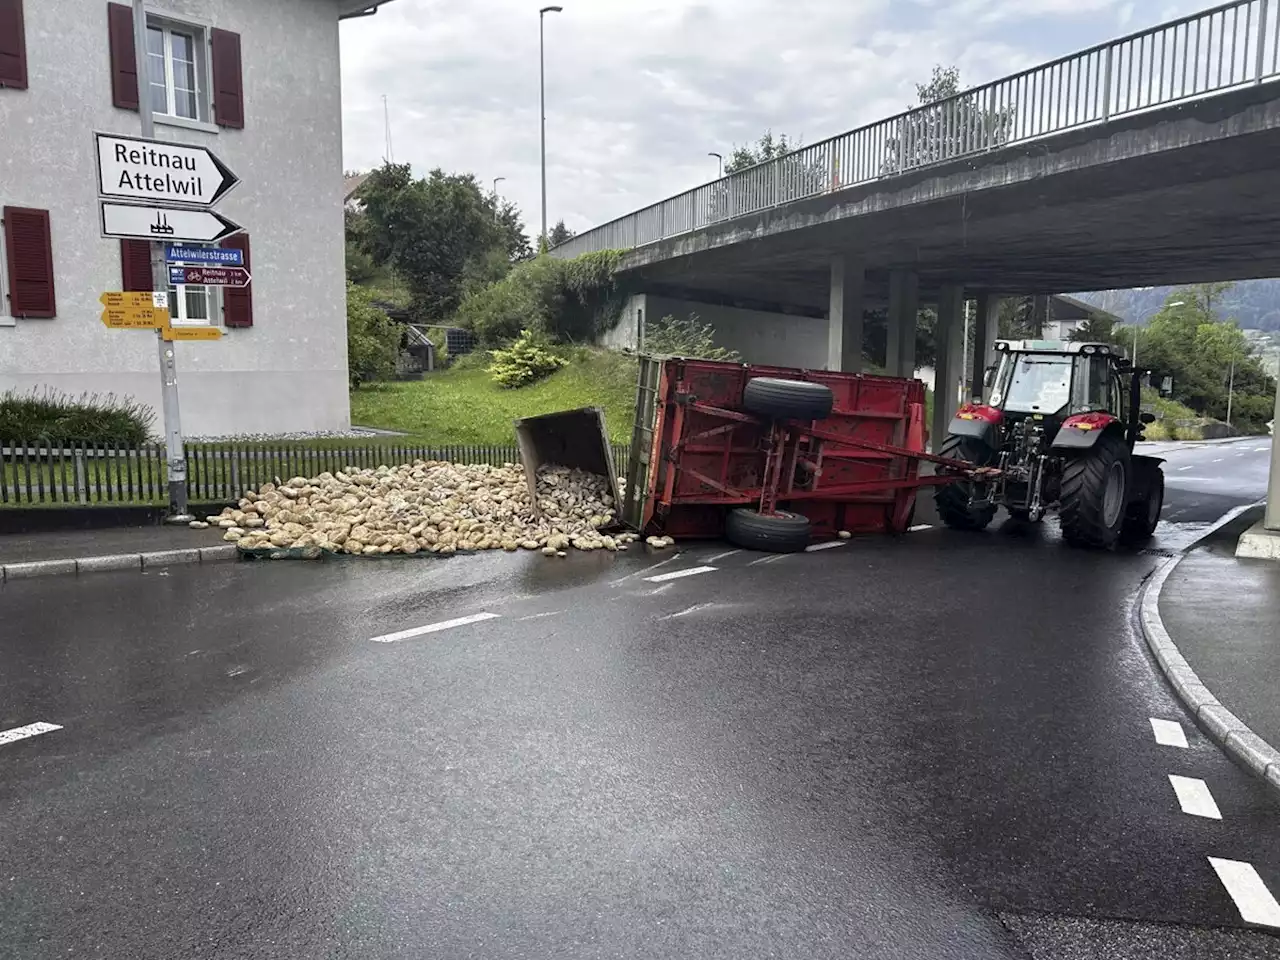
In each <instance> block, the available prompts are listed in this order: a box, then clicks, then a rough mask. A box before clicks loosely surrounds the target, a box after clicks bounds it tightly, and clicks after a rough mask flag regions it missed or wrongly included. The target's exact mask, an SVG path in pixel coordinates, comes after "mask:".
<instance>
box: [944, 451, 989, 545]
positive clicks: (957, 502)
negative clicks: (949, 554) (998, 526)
mask: <svg viewBox="0 0 1280 960" xmlns="http://www.w3.org/2000/svg"><path fill="white" fill-rule="evenodd" d="M938 456H940V457H950V458H952V459H954V460H964V461H967V462H968V463H972V464H975V465H976V466H979V467H982V466H987V465H988V464H990V462H991V460H992V450H991V448H990V447H989V446H987V445H986V444H985V443H983V442H982V441H981V440H979V439H978V438H977V437H961V436H954V435H953V436H949V437H947V439H946V440H944V441H943V442H942V448H941V449H940V450H939V451H938ZM972 488H973V485H972V484H970V483H966V482H963V481H962V482H959V483H949V484H947V485H946V486H944V487H939V488H938V492H937V493H935V494H934V495H933V503H934V506H935V507H937V509H938V516H939V517H940V518H941V519H942V522H943V523H945V524H946V525H947V526H948V527H951V528H952V529H953V530H982V529H983V528H985V527H986V526H987V524H989V523H990V522H991V520H992V518H993V517H995V515H996V508H995V506H994V505H990V504H989V505H987V506H984V507H975V506H971V505H970V504H969V500H970V498H971V496H972V492H973V491H972Z"/></svg>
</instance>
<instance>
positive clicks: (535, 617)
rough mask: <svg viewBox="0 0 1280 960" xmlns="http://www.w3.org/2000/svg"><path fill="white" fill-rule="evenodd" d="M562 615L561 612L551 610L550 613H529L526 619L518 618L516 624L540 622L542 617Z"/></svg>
mask: <svg viewBox="0 0 1280 960" xmlns="http://www.w3.org/2000/svg"><path fill="white" fill-rule="evenodd" d="M562 613H564V611H563V610H552V611H551V612H550V613H531V614H529V616H527V617H520V618H519V619H517V620H516V623H524V622H525V621H526V620H541V619H542V618H543V617H558V616H560V614H562Z"/></svg>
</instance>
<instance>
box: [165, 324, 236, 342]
mask: <svg viewBox="0 0 1280 960" xmlns="http://www.w3.org/2000/svg"><path fill="white" fill-rule="evenodd" d="M160 336H161V337H162V338H163V339H165V340H220V339H222V331H221V330H219V329H218V328H217V327H195V326H191V327H165V328H163V329H162V330H161V331H160Z"/></svg>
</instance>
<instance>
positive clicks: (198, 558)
mask: <svg viewBox="0 0 1280 960" xmlns="http://www.w3.org/2000/svg"><path fill="white" fill-rule="evenodd" d="M235 559H236V547H235V544H233V543H229V544H227V545H226V546H225V547H194V548H191V549H188V550H157V551H153V552H150V553H113V554H110V555H108V556H105V557H80V558H77V559H68V560H33V561H30V562H27V563H10V564H5V565H3V566H0V583H7V582H8V581H10V580H31V579H34V578H36V577H61V576H79V575H80V574H82V573H102V572H105V571H112V570H150V569H152V568H155V567H171V566H176V565H178V564H183V563H224V562H226V561H228V560H235Z"/></svg>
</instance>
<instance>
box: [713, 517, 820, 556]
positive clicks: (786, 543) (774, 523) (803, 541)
mask: <svg viewBox="0 0 1280 960" xmlns="http://www.w3.org/2000/svg"><path fill="white" fill-rule="evenodd" d="M724 538H725V539H726V540H728V541H729V542H730V543H732V544H733V545H734V546H735V547H745V548H746V549H748V550H763V551H765V552H766V553H799V552H800V551H801V550H803V549H804V548H805V547H807V546H808V545H809V518H808V517H802V516H800V514H798V513H788V512H787V511H785V510H779V511H778V512H777V513H774V514H772V515H767V514H763V513H758V512H757V511H755V510H748V509H746V508H739V509H736V510H730V511H729V516H728V518H727V519H726V520H725V525H724Z"/></svg>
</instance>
